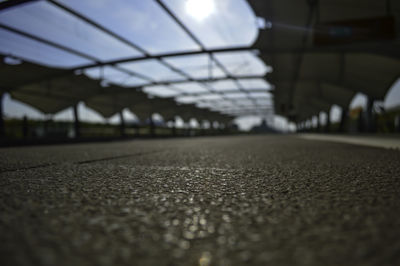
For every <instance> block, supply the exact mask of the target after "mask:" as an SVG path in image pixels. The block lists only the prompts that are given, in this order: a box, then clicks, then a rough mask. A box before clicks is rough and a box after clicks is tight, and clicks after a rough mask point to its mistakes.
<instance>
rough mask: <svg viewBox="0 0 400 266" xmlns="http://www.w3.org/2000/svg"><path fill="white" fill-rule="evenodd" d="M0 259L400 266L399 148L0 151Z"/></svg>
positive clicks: (218, 143)
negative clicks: (397, 149)
mask: <svg viewBox="0 0 400 266" xmlns="http://www.w3.org/2000/svg"><path fill="white" fill-rule="evenodd" d="M0 172H1V173H0V192H1V193H0V264H1V265H76V266H80V265H202V266H204V265H400V174H399V173H400V152H399V151H396V150H386V149H378V148H368V147H363V146H354V145H347V144H338V143H329V142H321V141H310V140H304V139H298V138H296V137H292V136H259V137H254V136H253V137H250V136H248V137H215V138H195V139H175V140H154V141H131V142H115V143H102V144H77V145H70V146H53V147H26V148H7V149H0Z"/></svg>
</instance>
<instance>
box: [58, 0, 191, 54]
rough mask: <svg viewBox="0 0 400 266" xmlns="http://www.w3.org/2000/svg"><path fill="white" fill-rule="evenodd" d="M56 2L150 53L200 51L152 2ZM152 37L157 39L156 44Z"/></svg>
mask: <svg viewBox="0 0 400 266" xmlns="http://www.w3.org/2000/svg"><path fill="white" fill-rule="evenodd" d="M58 2H62V3H63V4H65V5H67V6H69V7H71V8H73V9H75V10H77V11H79V12H80V13H82V14H84V15H86V16H88V17H89V18H91V19H93V20H94V21H96V22H97V23H99V24H101V25H103V26H105V27H106V28H108V29H110V30H112V31H114V32H115V33H117V34H119V35H121V36H124V37H125V38H127V39H128V40H129V41H131V42H133V43H135V44H137V45H139V46H141V47H142V48H144V49H145V50H146V51H148V52H150V53H152V54H157V53H166V52H177V51H183V50H198V49H199V46H198V45H197V44H196V43H195V42H193V41H192V40H191V39H190V38H189V37H188V36H187V35H186V34H185V33H184V32H183V31H182V30H181V29H180V27H179V26H178V25H177V24H176V23H175V22H174V21H173V20H172V19H171V18H170V17H169V16H168V14H166V13H165V12H164V11H163V10H162V9H161V7H160V6H159V5H158V4H157V3H156V2H155V1H147V0H145V1H143V0H130V1H127V0H101V1H98V0H95V1H82V0H58ZM154 36H157V41H156V42H155V41H154Z"/></svg>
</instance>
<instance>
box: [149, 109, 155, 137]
mask: <svg viewBox="0 0 400 266" xmlns="http://www.w3.org/2000/svg"><path fill="white" fill-rule="evenodd" d="M149 121H150V137H152V138H154V137H155V136H156V129H155V125H154V121H153V117H152V114H151V115H150V117H149Z"/></svg>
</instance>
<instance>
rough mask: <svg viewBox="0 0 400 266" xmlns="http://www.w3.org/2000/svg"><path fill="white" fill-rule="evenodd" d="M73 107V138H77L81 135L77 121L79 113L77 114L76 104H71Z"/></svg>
mask: <svg viewBox="0 0 400 266" xmlns="http://www.w3.org/2000/svg"><path fill="white" fill-rule="evenodd" d="M73 109H74V131H75V138H79V137H80V136H81V128H80V123H79V114H78V104H75V105H74V106H73Z"/></svg>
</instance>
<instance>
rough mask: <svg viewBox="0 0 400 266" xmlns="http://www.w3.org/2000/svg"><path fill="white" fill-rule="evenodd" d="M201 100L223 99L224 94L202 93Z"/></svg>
mask: <svg viewBox="0 0 400 266" xmlns="http://www.w3.org/2000/svg"><path fill="white" fill-rule="evenodd" d="M199 100H213V101H214V100H222V96H221V95H219V94H207V95H201V96H200V97H199Z"/></svg>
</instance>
